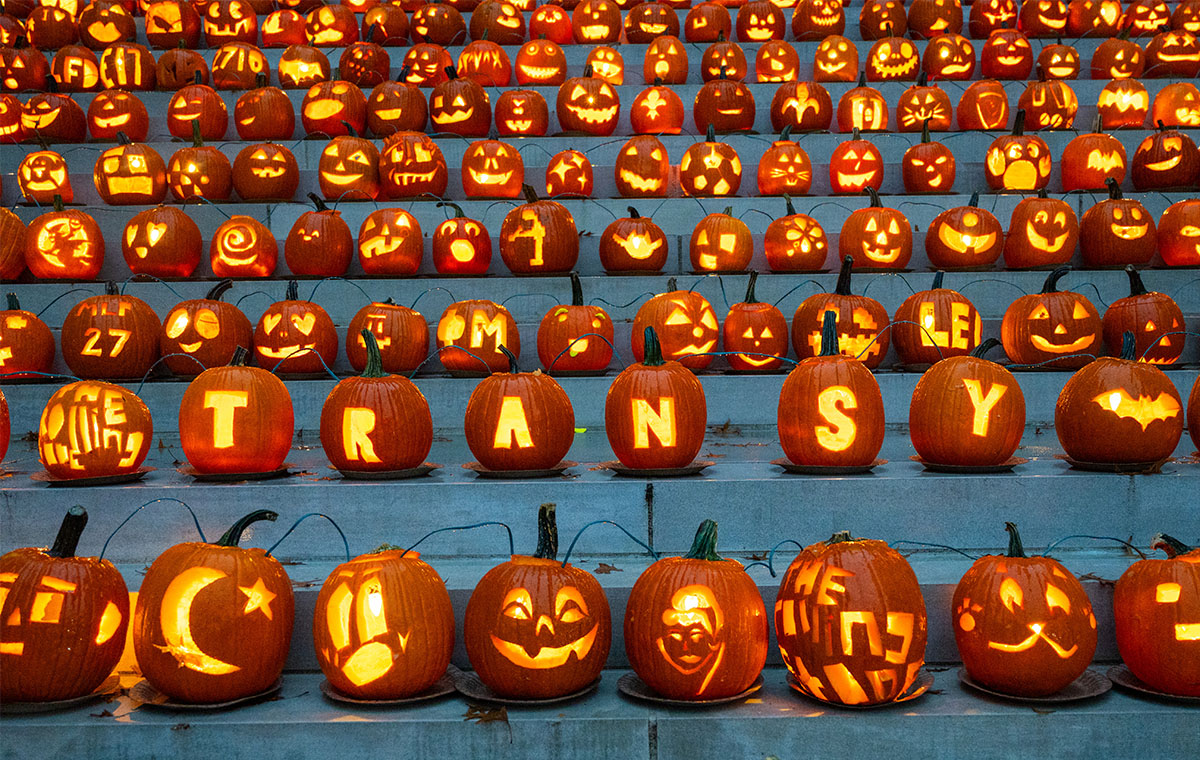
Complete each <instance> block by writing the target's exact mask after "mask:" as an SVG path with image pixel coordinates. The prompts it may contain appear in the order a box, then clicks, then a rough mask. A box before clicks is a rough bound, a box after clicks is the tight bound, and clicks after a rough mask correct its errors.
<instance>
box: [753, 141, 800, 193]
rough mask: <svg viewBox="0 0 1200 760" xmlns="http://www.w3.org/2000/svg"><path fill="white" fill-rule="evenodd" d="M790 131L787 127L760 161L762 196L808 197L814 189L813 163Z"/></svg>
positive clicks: (759, 181) (759, 179) (759, 191)
mask: <svg viewBox="0 0 1200 760" xmlns="http://www.w3.org/2000/svg"><path fill="white" fill-rule="evenodd" d="M791 132H792V126H791V125H790V124H788V125H785V126H784V128H783V129H782V130H781V131H780V133H779V139H778V140H776V141H775V142H773V143H771V146H770V147H769V148H767V150H766V152H765V153H763V157H762V160H761V161H759V162H758V194H759V195H789V194H790V195H806V194H807V193H808V190H809V188H810V187H812V162H811V161H810V160H809V158H808V153H807V152H805V150H804V148H801V147H800V145H799V144H798V143H795V142H793V141H792V139H791Z"/></svg>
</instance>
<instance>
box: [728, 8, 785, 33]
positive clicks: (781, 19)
mask: <svg viewBox="0 0 1200 760" xmlns="http://www.w3.org/2000/svg"><path fill="white" fill-rule="evenodd" d="M736 29H737V38H738V40H739V41H741V42H766V41H767V40H782V39H783V37H784V35H785V33H786V32H787V17H786V16H784V14H783V10H782V9H780V8H779V7H778V6H776V5H775V3H774V2H772V0H749V2H747V3H746V4H745V5H743V6H742V7H740V8H738V12H737V23H736Z"/></svg>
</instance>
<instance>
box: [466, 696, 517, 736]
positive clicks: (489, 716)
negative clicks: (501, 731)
mask: <svg viewBox="0 0 1200 760" xmlns="http://www.w3.org/2000/svg"><path fill="white" fill-rule="evenodd" d="M468 720H473V721H475V722H476V723H480V724H483V723H503V724H504V725H505V726H506V727H508V743H509V744H512V724H511V723H509V722H508V708H506V707H489V706H487V705H479V704H475V703H474V702H468V703H467V711H466V712H465V713H463V721H468Z"/></svg>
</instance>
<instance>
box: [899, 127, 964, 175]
mask: <svg viewBox="0 0 1200 760" xmlns="http://www.w3.org/2000/svg"><path fill="white" fill-rule="evenodd" d="M929 121H930V120H929V119H925V124H924V126H923V127H922V132H921V142H919V143H917V144H916V145H914V146H912V147H911V148H909V149H908V150H906V151H904V157H903V158H902V159H901V160H900V175H901V179H903V180H904V190H905V192H908V193H949V192H950V191H951V190H953V188H954V176H955V161H954V153H953V152H952V151H951V150H950V149H949V148H948V147H946V145H945V143H941V142H934V140H933V138H932V137H931V136H930V134H929Z"/></svg>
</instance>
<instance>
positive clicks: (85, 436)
mask: <svg viewBox="0 0 1200 760" xmlns="http://www.w3.org/2000/svg"><path fill="white" fill-rule="evenodd" d="M153 437H154V425H153V422H152V421H151V418H150V410H149V409H148V408H146V404H145V403H144V402H143V401H142V400H141V399H140V398H138V397H137V396H135V395H134V394H133V393H130V392H129V391H127V390H125V389H124V388H122V387H120V386H119V385H112V384H110V383H102V382H99V381H97V380H81V381H79V382H76V383H70V384H69V385H64V386H63V387H62V388H59V389H58V390H57V391H55V393H54V395H53V396H51V397H50V400H49V401H47V402H46V408H45V409H44V410H43V411H42V418H41V421H40V422H39V423H38V454H39V456H40V457H41V461H42V466H43V467H45V468H46V471H47V472H49V473H50V474H51V475H53V476H54V477H56V478H61V479H64V480H78V479H80V478H98V477H108V476H113V475H124V474H126V473H131V472H136V471H137V469H138V468H139V467H141V465H142V462H143V461H145V459H146V455H147V454H148V453H149V452H150V441H151V439H152V438H153Z"/></svg>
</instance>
